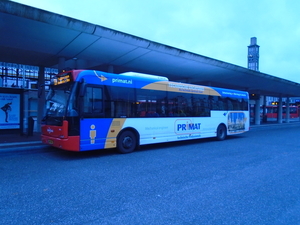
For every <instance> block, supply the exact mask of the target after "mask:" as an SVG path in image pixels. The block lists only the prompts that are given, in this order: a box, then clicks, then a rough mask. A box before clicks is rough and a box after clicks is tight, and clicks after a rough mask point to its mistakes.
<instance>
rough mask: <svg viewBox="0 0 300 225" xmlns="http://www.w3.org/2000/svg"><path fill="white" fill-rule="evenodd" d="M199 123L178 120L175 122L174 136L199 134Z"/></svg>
mask: <svg viewBox="0 0 300 225" xmlns="http://www.w3.org/2000/svg"><path fill="white" fill-rule="evenodd" d="M200 127H201V123H194V122H193V121H192V120H190V119H179V120H176V121H175V133H176V134H193V133H200Z"/></svg>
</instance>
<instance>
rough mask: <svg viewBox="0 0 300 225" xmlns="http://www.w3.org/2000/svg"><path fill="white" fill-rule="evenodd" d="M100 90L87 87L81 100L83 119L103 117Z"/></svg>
mask: <svg viewBox="0 0 300 225" xmlns="http://www.w3.org/2000/svg"><path fill="white" fill-rule="evenodd" d="M102 96H103V95H102V88H98V87H87V88H86V91H85V95H84V99H83V114H84V116H85V117H103V97H102Z"/></svg>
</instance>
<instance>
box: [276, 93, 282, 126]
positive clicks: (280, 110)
mask: <svg viewBox="0 0 300 225" xmlns="http://www.w3.org/2000/svg"><path fill="white" fill-rule="evenodd" d="M278 100H279V102H278V105H277V122H278V123H282V97H279V99H278Z"/></svg>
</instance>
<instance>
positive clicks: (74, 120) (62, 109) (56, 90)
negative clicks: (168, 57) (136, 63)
mask: <svg viewBox="0 0 300 225" xmlns="http://www.w3.org/2000/svg"><path fill="white" fill-rule="evenodd" d="M248 103H249V96H248V93H247V92H243V91H238V90H229V89H223V88H214V87H207V86H201V85H193V84H186V83H177V82H172V81H169V80H168V78H166V77H162V76H156V75H148V74H141V73H134V72H127V73H123V74H112V73H106V72H102V71H94V70H72V71H68V72H64V73H61V74H59V75H57V76H56V77H55V78H54V79H53V80H52V82H51V85H50V88H49V93H48V96H47V98H46V109H45V116H44V118H43V121H42V141H43V143H45V144H48V145H52V146H54V147H57V148H60V149H64V150H69V151H88V150H98V149H107V148H117V149H118V150H119V151H120V152H121V153H129V152H132V151H134V150H135V149H138V148H139V146H140V145H146V144H154V143H163V142H172V141H183V140H191V139H199V138H207V137H216V138H217V139H218V140H224V139H225V138H226V136H227V135H233V134H238V133H244V132H246V131H248V130H249V106H248V105H249V104H248Z"/></svg>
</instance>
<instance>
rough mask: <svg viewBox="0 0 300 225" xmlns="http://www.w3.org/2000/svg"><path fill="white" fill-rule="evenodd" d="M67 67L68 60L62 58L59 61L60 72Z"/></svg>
mask: <svg viewBox="0 0 300 225" xmlns="http://www.w3.org/2000/svg"><path fill="white" fill-rule="evenodd" d="M65 67H66V59H65V58H64V57H60V58H59V59H58V72H59V73H61V72H62V71H63V70H64V69H65Z"/></svg>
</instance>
